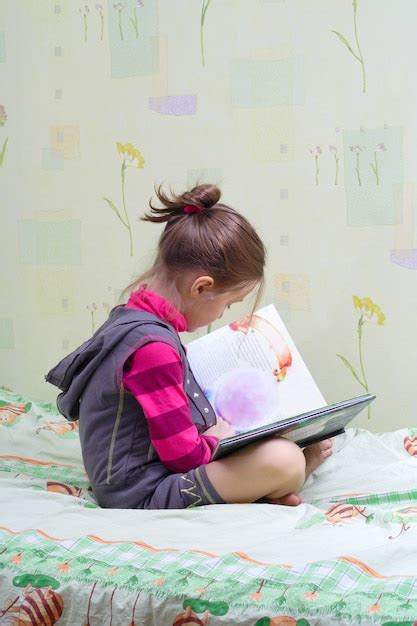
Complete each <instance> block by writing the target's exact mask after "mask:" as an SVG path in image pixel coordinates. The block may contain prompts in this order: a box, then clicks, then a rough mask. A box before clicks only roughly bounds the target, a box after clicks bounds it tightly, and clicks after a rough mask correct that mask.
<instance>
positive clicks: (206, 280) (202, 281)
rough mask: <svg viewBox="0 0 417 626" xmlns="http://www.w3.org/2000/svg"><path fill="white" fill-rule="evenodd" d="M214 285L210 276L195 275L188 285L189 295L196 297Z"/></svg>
mask: <svg viewBox="0 0 417 626" xmlns="http://www.w3.org/2000/svg"><path fill="white" fill-rule="evenodd" d="M213 286H214V279H213V278H212V277H211V276H197V278H196V279H195V280H194V282H193V283H192V284H191V287H190V296H191V297H192V298H198V296H201V295H202V294H203V293H206V292H207V291H211V290H212V289H213Z"/></svg>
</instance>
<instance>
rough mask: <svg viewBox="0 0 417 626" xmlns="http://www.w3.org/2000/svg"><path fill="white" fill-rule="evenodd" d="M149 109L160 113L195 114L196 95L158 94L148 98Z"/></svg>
mask: <svg viewBox="0 0 417 626" xmlns="http://www.w3.org/2000/svg"><path fill="white" fill-rule="evenodd" d="M148 102H149V108H150V109H151V111H155V112H156V113H161V114H162V115H195V114H196V112H197V96H196V95H184V96H160V97H157V98H155V97H150V98H149V99H148Z"/></svg>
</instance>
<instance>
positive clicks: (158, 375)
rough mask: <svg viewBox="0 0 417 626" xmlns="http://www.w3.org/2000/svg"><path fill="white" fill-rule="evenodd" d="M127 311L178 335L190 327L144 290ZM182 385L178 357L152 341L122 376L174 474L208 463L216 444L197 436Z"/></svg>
mask: <svg viewBox="0 0 417 626" xmlns="http://www.w3.org/2000/svg"><path fill="white" fill-rule="evenodd" d="M127 306H128V307H129V308H132V309H140V310H142V311H147V312H148V313H152V314H154V315H156V316H157V317H159V318H160V319H162V320H165V321H168V322H169V323H170V324H171V325H172V326H173V327H174V328H175V330H176V331H177V332H182V331H185V330H186V328H187V323H186V320H185V317H184V316H183V315H182V314H181V313H180V312H179V311H177V310H176V309H175V308H174V307H173V306H172V305H171V303H170V302H168V301H167V300H165V299H164V298H162V297H161V296H160V295H158V294H157V293H155V292H152V291H149V290H147V289H146V288H145V286H141V287H140V288H139V289H138V290H137V291H135V292H134V293H132V294H131V296H130V298H129V301H128V303H127ZM183 380H184V370H183V365H182V360H181V357H180V355H179V354H178V352H177V351H176V350H175V349H174V348H172V347H171V346H169V345H167V344H166V343H163V342H161V341H151V342H150V343H148V344H146V345H144V346H142V347H141V348H139V349H138V350H136V352H135V353H134V354H133V355H132V356H131V357H130V358H129V359H128V361H127V362H126V364H125V368H124V373H123V382H124V386H125V387H126V389H127V390H128V391H130V393H132V394H133V395H134V396H135V398H136V400H137V401H138V402H139V404H140V405H141V407H142V409H143V412H144V414H145V418H146V420H147V422H148V426H149V434H150V438H151V441H152V444H153V447H154V448H155V451H156V453H157V454H158V456H159V458H160V459H161V461H162V463H164V465H166V467H167V468H168V469H169V470H171V471H173V472H186V471H188V470H190V469H193V468H195V467H198V466H199V465H203V464H205V463H208V462H209V461H210V460H211V457H212V454H213V450H214V448H215V446H216V444H217V441H218V439H217V437H211V436H207V435H199V433H198V431H197V428H196V426H195V425H194V423H193V420H192V416H191V411H190V408H189V405H188V398H187V395H186V393H185V391H184V386H183Z"/></svg>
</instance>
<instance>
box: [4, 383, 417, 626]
mask: <svg viewBox="0 0 417 626" xmlns="http://www.w3.org/2000/svg"><path fill="white" fill-rule="evenodd" d="M334 447H335V452H334V454H333V456H332V457H331V458H330V459H329V460H328V461H327V462H326V463H325V464H324V465H322V466H321V467H320V468H319V469H318V471H316V472H315V473H314V474H313V475H312V476H311V477H310V478H309V479H308V481H307V483H306V485H305V487H304V490H303V492H302V497H303V504H302V505H300V506H299V507H296V508H290V507H280V506H274V505H269V504H252V505H215V506H214V505H213V506H209V507H200V508H194V509H188V510H181V511H179V510H169V511H134V510H108V509H101V508H99V507H98V506H97V505H96V503H95V501H94V498H93V496H92V494H91V492H90V491H89V485H88V479H87V477H86V475H85V472H84V470H83V465H82V461H81V453H80V446H79V440H78V432H77V428H76V425H74V424H73V423H69V422H66V421H65V420H64V419H63V418H62V416H60V415H59V413H58V412H57V410H56V408H55V406H54V405H51V404H47V403H36V402H31V401H30V400H28V399H27V398H23V397H22V396H20V395H17V394H15V393H12V392H10V391H7V390H5V389H2V390H1V391H0V624H2V625H3V624H15V625H25V624H36V625H43V624H45V625H50V624H51V625H52V624H70V625H78V624H79V625H88V626H102V625H110V626H119V625H120V626H133V625H136V626H139V625H140V626H151V625H152V626H180V625H182V626H185V625H192V624H193V625H194V624H197V625H207V626H217V625H219V626H220V625H221V624H228V625H234V624H239V625H240V626H277V625H284V624H285V625H287V626H289V625H294V626H296V625H297V626H309V625H310V626H318V625H329V626H332V625H336V624H342V625H343V624H355V625H356V624H366V625H367V624H385V625H388V624H390V625H393V624H403V625H404V626H405V625H407V624H408V625H411V624H417V429H414V430H413V429H409V430H398V431H396V432H392V433H383V434H373V433H370V432H368V431H365V430H360V429H350V430H348V431H347V433H346V434H345V435H342V436H340V437H338V438H337V439H336V440H335V443H334ZM413 487H414V488H413Z"/></svg>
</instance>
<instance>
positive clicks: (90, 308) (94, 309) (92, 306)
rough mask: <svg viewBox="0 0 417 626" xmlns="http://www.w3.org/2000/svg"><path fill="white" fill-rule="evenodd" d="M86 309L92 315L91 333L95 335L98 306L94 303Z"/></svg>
mask: <svg viewBox="0 0 417 626" xmlns="http://www.w3.org/2000/svg"><path fill="white" fill-rule="evenodd" d="M86 309H87V311H90V315H91V332H92V333H93V334H94V332H95V330H96V320H95V314H96V311H97V304H96V303H95V302H92V303H91V304H87V306H86Z"/></svg>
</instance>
